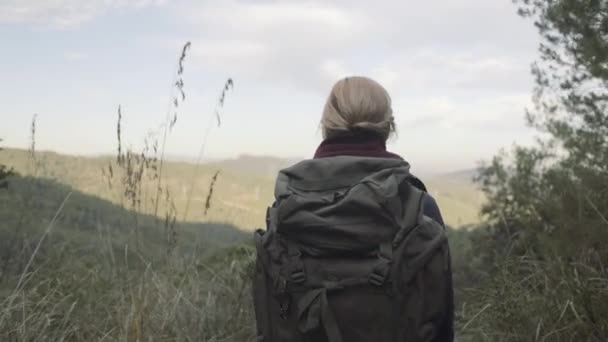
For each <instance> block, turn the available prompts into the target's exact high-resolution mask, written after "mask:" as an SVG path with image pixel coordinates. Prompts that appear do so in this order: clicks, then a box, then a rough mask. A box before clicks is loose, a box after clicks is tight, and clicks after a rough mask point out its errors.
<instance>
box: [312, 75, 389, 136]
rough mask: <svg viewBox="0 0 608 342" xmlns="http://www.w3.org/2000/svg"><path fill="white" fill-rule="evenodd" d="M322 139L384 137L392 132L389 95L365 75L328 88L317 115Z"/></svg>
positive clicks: (348, 78)
mask: <svg viewBox="0 0 608 342" xmlns="http://www.w3.org/2000/svg"><path fill="white" fill-rule="evenodd" d="M321 129H322V130H323V138H325V139H327V138H333V137H337V136H342V135H352V134H356V133H358V132H365V133H373V134H377V135H378V136H380V137H382V138H383V139H384V140H386V139H388V138H389V136H390V135H391V134H392V133H393V132H394V131H395V122H394V119H393V109H392V107H391V98H390V96H389V95H388V92H387V91H386V89H384V87H382V86H381V85H380V84H379V83H378V82H376V81H374V80H372V79H369V78H366V77H347V78H344V79H342V80H340V81H338V82H337V83H336V84H335V85H334V87H333V88H332V90H331V93H330V94H329V97H328V99H327V103H325V108H324V110H323V117H322V118H321Z"/></svg>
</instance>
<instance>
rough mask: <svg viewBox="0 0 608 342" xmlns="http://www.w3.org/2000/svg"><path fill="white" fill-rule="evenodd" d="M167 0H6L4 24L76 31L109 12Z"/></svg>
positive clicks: (0, 14) (0, 9)
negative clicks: (72, 29)
mask: <svg viewBox="0 0 608 342" xmlns="http://www.w3.org/2000/svg"><path fill="white" fill-rule="evenodd" d="M166 3H167V0H46V1H39V0H3V1H2V2H0V23H8V24H29V25H39V26H46V27H54V28H64V29H65V28H74V27H78V26H80V25H81V24H83V23H86V22H89V21H91V20H93V19H94V18H95V17H97V16H99V15H101V14H103V13H105V12H106V11H108V10H115V9H123V8H129V9H133V8H144V7H149V6H161V5H164V4H166Z"/></svg>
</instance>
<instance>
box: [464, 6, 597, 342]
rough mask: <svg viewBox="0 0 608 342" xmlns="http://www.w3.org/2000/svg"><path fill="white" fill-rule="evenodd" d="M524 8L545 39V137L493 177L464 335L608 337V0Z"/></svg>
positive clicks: (539, 113)
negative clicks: (478, 276) (477, 279)
mask: <svg viewBox="0 0 608 342" xmlns="http://www.w3.org/2000/svg"><path fill="white" fill-rule="evenodd" d="M518 3H519V4H520V6H521V8H520V14H521V15H523V16H525V17H530V18H533V19H534V20H535V24H536V26H537V27H538V29H539V31H540V34H541V37H542V43H541V46H540V53H541V56H540V60H539V61H538V62H537V63H536V64H535V65H534V67H533V73H534V75H535V76H536V84H537V86H536V91H535V97H534V99H535V103H536V106H535V109H534V110H532V111H530V112H529V113H528V120H529V123H530V124H531V125H533V126H534V127H537V128H538V129H539V130H540V131H541V132H543V134H544V135H543V139H541V140H540V142H539V144H538V145H537V146H535V147H531V148H523V147H517V148H516V149H515V150H514V151H513V152H512V154H510V155H507V154H502V155H499V156H497V157H496V158H495V159H494V160H493V161H492V163H490V164H489V165H487V167H485V168H483V169H482V171H481V174H480V176H479V181H480V183H481V185H482V187H483V191H484V193H485V194H486V197H487V202H486V205H484V207H483V210H482V213H483V214H484V217H485V219H486V222H487V228H486V231H485V232H484V233H480V234H478V235H479V236H478V237H477V238H476V239H473V240H471V241H472V242H473V243H474V244H475V247H476V248H475V252H471V253H470V254H471V258H472V259H473V260H477V261H478V262H476V263H475V264H474V265H475V267H478V270H477V272H478V273H479V269H481V270H484V271H483V272H485V273H486V277H484V279H485V281H483V282H482V284H481V286H479V287H478V288H476V289H472V290H471V291H470V293H469V296H468V297H467V296H465V298H464V299H462V300H463V302H466V303H467V304H468V305H470V308H469V309H468V310H467V311H466V312H464V313H463V315H462V316H463V322H466V324H464V325H463V326H462V330H463V333H464V334H466V335H467V336H473V337H476V338H478V339H481V340H494V341H523V340H535V341H606V340H608V319H607V317H608V308H607V307H606V305H605V303H608V269H607V268H606V262H607V261H608V248H607V247H606V245H605V244H604V243H602V242H603V241H606V240H607V238H608V220H607V219H606V217H607V216H608V114H607V113H608V111H607V109H608V107H607V104H608V102H607V101H608V97H607V96H608V41H607V40H606V37H607V36H608V7H607V6H608V4H607V3H606V2H605V1H594V0H588V1H579V0H576V1H575V0H554V1H541V0H522V1H518ZM509 159H510V160H511V162H508V160H509ZM463 311H465V310H464V304H463Z"/></svg>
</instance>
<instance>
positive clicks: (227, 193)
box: [0, 149, 483, 231]
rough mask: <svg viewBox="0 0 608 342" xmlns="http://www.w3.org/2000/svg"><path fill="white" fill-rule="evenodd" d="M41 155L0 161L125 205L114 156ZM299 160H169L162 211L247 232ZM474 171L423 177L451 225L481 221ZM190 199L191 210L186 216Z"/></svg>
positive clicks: (146, 206) (14, 154) (149, 185)
mask: <svg viewBox="0 0 608 342" xmlns="http://www.w3.org/2000/svg"><path fill="white" fill-rule="evenodd" d="M36 159H37V161H38V162H37V164H33V163H32V158H31V156H30V155H29V153H28V152H27V151H26V150H20V149H7V150H5V151H3V152H2V153H0V164H7V165H10V166H12V167H13V168H14V169H15V170H16V171H17V172H19V173H20V174H22V175H36V176H40V177H45V178H50V179H55V180H57V181H58V182H60V183H64V184H67V185H70V186H72V187H74V188H75V189H77V190H79V191H82V192H83V193H85V194H90V195H95V196H99V197H100V198H103V199H106V200H108V201H111V202H113V203H115V204H124V196H123V195H124V194H123V193H122V192H121V188H120V186H119V185H120V184H117V183H120V179H116V178H117V177H116V175H115V180H114V182H113V183H112V184H110V183H109V182H108V179H106V178H107V177H105V178H104V173H103V172H102V170H107V168H108V166H110V165H112V166H113V170H114V172H115V173H116V172H117V171H116V170H118V167H117V166H116V160H115V158H111V157H80V156H78V157H77V156H68V155H62V154H57V153H54V152H38V153H37V156H36ZM295 162H297V160H295V159H283V158H276V157H267V156H251V155H243V156H240V157H239V158H236V159H230V160H222V161H213V162H210V163H207V164H203V165H201V166H200V167H199V169H198V173H197V176H196V177H194V174H195V166H194V165H193V164H191V163H187V162H176V161H167V162H165V166H164V171H163V185H164V187H165V193H164V194H163V196H162V197H163V198H164V197H166V196H165V195H166V192H167V191H168V192H169V195H170V197H171V201H170V202H167V201H165V202H163V204H162V205H161V206H160V209H159V210H158V211H157V214H160V215H161V216H163V215H164V213H165V212H166V211H168V210H169V209H171V207H172V206H174V207H175V209H176V211H177V216H178V219H179V220H181V219H184V218H185V219H186V220H187V221H192V222H200V221H214V222H222V223H226V224H231V225H234V226H236V227H238V228H239V229H242V230H247V231H251V230H253V229H255V228H258V227H263V226H264V218H265V211H266V207H267V206H268V205H269V204H270V203H271V202H272V199H273V188H274V177H276V174H277V173H278V172H279V170H281V169H283V168H285V167H288V166H290V165H292V164H293V163H295ZM36 165H37V166H36ZM218 171H219V172H220V173H219V175H218V178H217V181H216V182H215V183H214V184H213V194H212V198H211V202H210V204H211V207H210V208H209V210H208V212H207V213H206V214H205V206H206V203H207V195H208V194H209V190H210V185H211V182H212V181H211V180H212V178H213V176H214V174H215V173H216V172H218ZM472 173H473V171H472V170H466V171H462V172H457V173H448V174H444V175H436V176H432V177H429V178H427V179H424V181H425V183H426V184H427V187H428V188H429V191H430V193H431V194H432V195H433V196H434V197H435V198H436V200H437V202H438V204H439V206H440V207H441V209H442V213H443V216H444V219H445V221H446V222H447V223H448V224H449V225H451V226H455V227H458V226H461V225H469V224H475V223H478V222H479V217H478V212H479V208H480V206H481V203H483V196H482V194H481V192H480V191H478V189H477V188H476V186H475V185H474V184H473V182H472V180H471V177H469V176H471V175H472ZM106 176H107V174H106ZM143 181H144V183H145V184H144V186H143V188H142V194H141V197H142V201H143V203H142V204H141V209H142V211H143V212H146V213H148V214H153V213H154V211H155V210H154V205H153V201H154V200H155V193H156V186H157V183H156V181H155V180H150V179H148V178H146V177H143ZM123 190H124V189H123ZM188 202H190V206H189V208H190V209H189V210H188V212H187V213H186V215H185V214H184V211H185V208H186V207H187V205H188Z"/></svg>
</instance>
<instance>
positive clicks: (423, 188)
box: [407, 175, 428, 192]
mask: <svg viewBox="0 0 608 342" xmlns="http://www.w3.org/2000/svg"><path fill="white" fill-rule="evenodd" d="M407 181H408V182H409V183H410V184H411V185H413V186H415V187H416V188H418V189H419V190H420V191H424V192H428V190H427V189H426V185H424V183H423V182H422V181H421V180H420V178H418V177H416V176H414V175H410V177H408V179H407Z"/></svg>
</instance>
